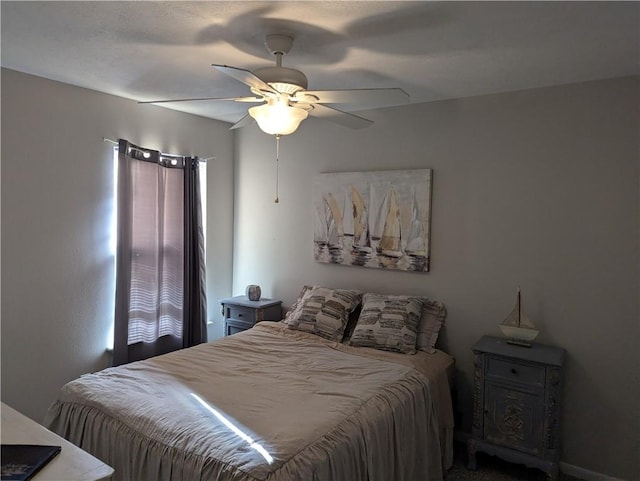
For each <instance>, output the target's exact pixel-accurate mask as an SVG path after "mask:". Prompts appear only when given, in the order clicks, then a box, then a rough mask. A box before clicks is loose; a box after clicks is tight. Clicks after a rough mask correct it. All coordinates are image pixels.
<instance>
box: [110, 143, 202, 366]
mask: <svg viewBox="0 0 640 481" xmlns="http://www.w3.org/2000/svg"><path fill="white" fill-rule="evenodd" d="M118 151H119V153H118V179H117V182H118V183H117V185H118V187H117V206H118V207H117V208H118V232H117V240H118V246H117V251H116V309H115V329H114V332H115V335H114V354H113V363H114V365H119V364H124V363H127V362H132V361H137V360H141V359H146V358H148V357H152V356H155V355H158V354H165V353H167V352H170V351H174V350H176V349H181V348H183V347H189V346H193V345H196V344H199V343H201V342H204V341H206V298H205V286H204V255H203V254H204V246H203V235H202V215H201V210H200V192H199V181H198V159H197V158H193V157H176V156H167V155H163V154H161V153H160V152H158V151H154V150H151V149H145V148H140V147H138V146H136V145H134V144H131V143H130V142H128V141H126V140H122V139H121V140H120V142H119V145H118Z"/></svg>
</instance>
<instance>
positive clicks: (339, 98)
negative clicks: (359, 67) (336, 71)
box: [301, 88, 409, 105]
mask: <svg viewBox="0 0 640 481" xmlns="http://www.w3.org/2000/svg"><path fill="white" fill-rule="evenodd" d="M301 95H313V96H315V97H317V98H318V99H320V100H319V101H320V102H321V103H323V104H355V103H369V104H376V105H379V104H385V105H398V104H403V103H407V102H409V94H407V92H405V91H404V90H402V89H400V88H388V89H347V90H305V91H303V92H301Z"/></svg>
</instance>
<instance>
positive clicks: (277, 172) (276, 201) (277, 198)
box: [273, 135, 280, 204]
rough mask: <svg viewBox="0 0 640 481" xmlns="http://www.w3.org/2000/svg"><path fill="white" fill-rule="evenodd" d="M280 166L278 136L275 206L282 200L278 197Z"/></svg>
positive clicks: (277, 140) (277, 136)
mask: <svg viewBox="0 0 640 481" xmlns="http://www.w3.org/2000/svg"><path fill="white" fill-rule="evenodd" d="M279 164H280V136H279V135H276V198H275V199H274V200H273V202H274V203H275V204H277V203H278V202H280V198H279V197H278V177H279V175H278V174H279V169H278V166H279Z"/></svg>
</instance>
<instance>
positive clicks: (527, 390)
mask: <svg viewBox="0 0 640 481" xmlns="http://www.w3.org/2000/svg"><path fill="white" fill-rule="evenodd" d="M473 354H474V360H473V362H474V368H475V369H474V376H473V391H474V392H473V394H474V402H473V426H472V437H471V439H469V442H468V446H467V447H468V452H469V469H476V452H477V451H482V452H485V453H488V454H490V455H493V456H498V457H500V458H502V459H504V460H506V461H510V462H516V463H522V464H525V465H527V466H529V467H533V468H538V469H541V470H543V471H545V472H546V473H547V478H548V479H549V480H555V479H556V478H557V477H558V472H559V470H558V462H559V460H560V444H561V443H560V441H561V440H560V413H561V410H562V378H563V366H564V358H565V351H564V349H560V348H556V347H550V346H545V345H543V344H537V343H534V344H533V345H532V346H531V347H522V346H517V345H512V344H509V343H507V340H506V339H504V338H499V337H491V336H484V337H483V338H482V339H480V340H479V341H478V342H477V343H476V344H475V345H474V346H473Z"/></svg>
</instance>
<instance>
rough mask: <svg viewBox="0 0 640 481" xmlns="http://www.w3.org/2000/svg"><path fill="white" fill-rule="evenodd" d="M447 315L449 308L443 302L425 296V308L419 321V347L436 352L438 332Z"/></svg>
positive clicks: (430, 352)
mask: <svg viewBox="0 0 640 481" xmlns="http://www.w3.org/2000/svg"><path fill="white" fill-rule="evenodd" d="M446 317H447V310H446V309H445V307H444V305H443V304H442V303H441V302H438V301H432V300H431V299H427V298H424V308H423V309H422V318H421V319H420V322H419V323H418V338H417V339H416V347H417V348H418V349H420V350H421V351H424V352H428V353H429V354H433V353H434V352H436V349H435V346H436V342H437V341H438V333H439V332H440V328H441V327H442V325H443V324H444V320H445V318H446Z"/></svg>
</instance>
